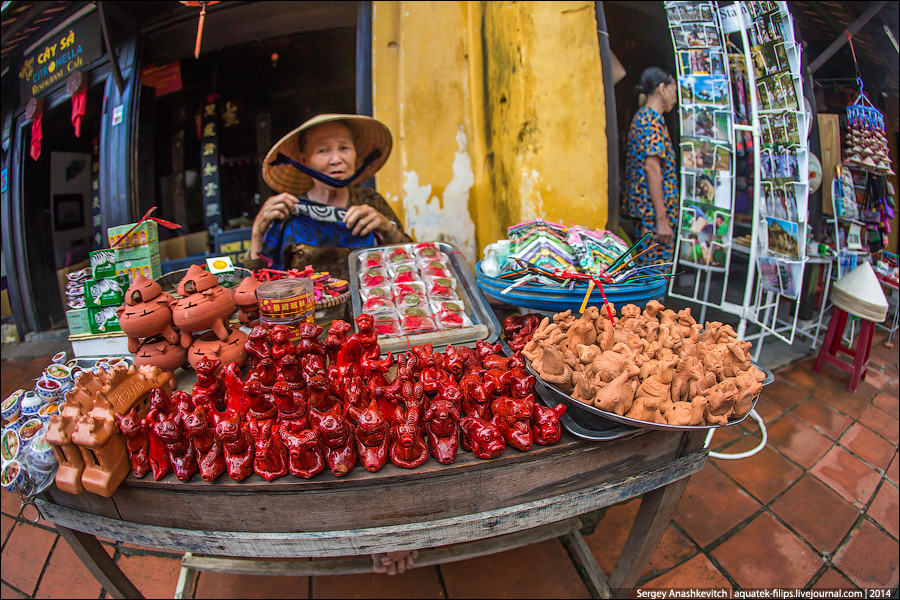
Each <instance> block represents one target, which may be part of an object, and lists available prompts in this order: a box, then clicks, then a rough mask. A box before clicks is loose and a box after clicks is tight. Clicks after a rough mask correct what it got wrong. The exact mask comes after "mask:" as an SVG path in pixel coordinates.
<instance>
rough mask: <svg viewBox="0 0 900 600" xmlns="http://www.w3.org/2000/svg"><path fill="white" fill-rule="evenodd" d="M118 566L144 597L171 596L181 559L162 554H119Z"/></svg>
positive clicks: (175, 584)
mask: <svg viewBox="0 0 900 600" xmlns="http://www.w3.org/2000/svg"><path fill="white" fill-rule="evenodd" d="M117 564H118V565H119V568H120V569H122V572H123V573H125V575H126V576H127V577H128V578H129V579H130V580H131V582H132V583H133V584H134V586H135V587H136V588H137V589H138V590H140V592H141V593H142V594H143V595H144V597H145V598H173V597H174V596H175V587H176V586H177V585H178V575H179V573H181V559H178V558H168V557H164V556H121V557H120V558H119V560H118V563H117Z"/></svg>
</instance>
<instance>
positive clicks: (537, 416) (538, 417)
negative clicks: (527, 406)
mask: <svg viewBox="0 0 900 600" xmlns="http://www.w3.org/2000/svg"><path fill="white" fill-rule="evenodd" d="M532 398H533V396H532ZM564 412H566V405H565V404H563V403H559V404H557V405H556V406H554V407H553V408H547V407H546V406H543V405H542V404H541V403H540V402H537V401H535V403H534V405H533V407H532V413H531V431H532V433H533V434H534V441H535V443H537V444H539V445H541V446H551V445H553V444H555V443H556V442H558V441H559V438H560V437H562V424H561V423H560V422H559V418H560V417H562V415H563V413H564Z"/></svg>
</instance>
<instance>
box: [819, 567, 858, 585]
mask: <svg viewBox="0 0 900 600" xmlns="http://www.w3.org/2000/svg"><path fill="white" fill-rule="evenodd" d="M812 589H814V590H855V589H857V588H856V586H855V585H853V584H852V583H850V580H849V579H847V578H846V577H844V576H843V575H841V574H840V573H839V572H838V571H837V569H835V568H834V567H829V568H828V570H827V571H825V572H824V573H822V576H821V577H819V580H818V581H817V582H816V583H815V584H814V585H813V586H812Z"/></svg>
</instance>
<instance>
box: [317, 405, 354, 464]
mask: <svg viewBox="0 0 900 600" xmlns="http://www.w3.org/2000/svg"><path fill="white" fill-rule="evenodd" d="M310 417H311V418H310V422H311V424H312V425H313V426H314V427H315V428H316V429H318V430H319V434H320V435H321V436H322V450H323V454H324V455H325V464H327V465H328V468H329V469H331V472H332V473H334V475H335V477H343V476H344V475H346V474H347V473H349V472H350V469H352V468H353V465H355V464H356V444H355V443H354V436H353V427H352V426H351V425H350V423H349V422H348V421H347V420H346V419H344V417H343V415H342V414H341V410H340V405H339V404H335V405H334V406H333V407H332V408H331V410H329V411H328V412H325V413H324V414H323V413H319V412H318V411H310Z"/></svg>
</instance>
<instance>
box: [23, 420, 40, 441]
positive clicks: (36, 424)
mask: <svg viewBox="0 0 900 600" xmlns="http://www.w3.org/2000/svg"><path fill="white" fill-rule="evenodd" d="M43 428H44V422H43V421H41V420H40V419H28V420H27V421H25V424H24V425H22V429H20V430H19V439H20V440H22V446H28V445H29V444H30V443H31V440H33V439H34V438H35V436H37V435H38V433H40V431H41V429H43Z"/></svg>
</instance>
